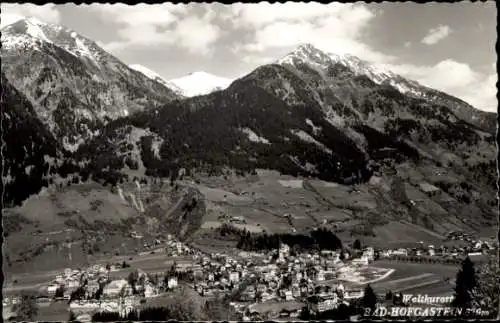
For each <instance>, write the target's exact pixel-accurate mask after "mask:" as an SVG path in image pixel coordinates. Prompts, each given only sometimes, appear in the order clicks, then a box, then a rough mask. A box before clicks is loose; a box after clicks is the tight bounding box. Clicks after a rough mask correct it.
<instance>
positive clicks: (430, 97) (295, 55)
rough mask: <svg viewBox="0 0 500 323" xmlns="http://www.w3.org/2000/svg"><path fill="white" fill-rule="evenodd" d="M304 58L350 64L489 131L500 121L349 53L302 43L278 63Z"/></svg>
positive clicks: (322, 65)
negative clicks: (447, 108)
mask: <svg viewBox="0 0 500 323" xmlns="http://www.w3.org/2000/svg"><path fill="white" fill-rule="evenodd" d="M301 62H302V63H303V62H305V63H307V64H309V65H311V66H314V67H315V68H320V69H322V68H323V69H324V68H326V67H327V66H329V65H332V64H334V63H338V64H341V65H343V66H345V67H347V68H349V70H350V71H352V72H353V73H354V75H358V76H361V75H365V76H367V77H368V78H369V79H370V80H371V81H372V82H374V83H376V84H379V85H382V84H387V85H390V86H392V87H394V88H396V89H397V90H398V91H399V92H401V93H403V94H405V95H408V96H411V97H414V98H419V99H424V100H426V101H429V102H432V103H435V104H438V105H445V106H448V107H450V108H451V109H452V110H453V112H454V113H455V114H456V115H457V117H459V118H460V119H462V120H464V121H467V122H469V123H471V124H474V125H476V126H478V127H479V128H481V129H483V130H485V131H488V132H490V133H495V131H496V125H497V123H496V116H495V114H494V113H490V112H485V111H481V110H478V109H475V108H474V107H472V106H471V105H470V104H468V103H466V102H464V101H463V100H461V99H458V98H456V97H453V96H451V95H448V94H446V93H444V92H442V91H438V90H435V89H432V88H430V87H427V86H424V85H422V84H420V83H418V82H416V81H414V80H409V79H407V78H405V77H403V76H401V75H398V74H396V73H394V72H392V71H390V69H389V68H388V67H386V66H382V65H374V64H370V63H368V62H367V61H364V60H362V59H360V58H358V57H356V56H353V55H350V54H343V55H339V54H335V53H326V52H322V51H321V50H319V49H317V48H315V47H314V46H313V45H311V44H303V45H301V46H299V47H298V48H297V49H296V50H294V51H292V52H291V53H289V54H288V55H286V56H284V57H283V58H281V59H279V60H278V61H277V63H278V64H285V65H292V66H293V65H294V64H297V63H301Z"/></svg>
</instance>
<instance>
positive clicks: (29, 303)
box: [13, 293, 38, 322]
mask: <svg viewBox="0 0 500 323" xmlns="http://www.w3.org/2000/svg"><path fill="white" fill-rule="evenodd" d="M13 311H14V312H16V313H17V320H19V321H29V322H32V321H35V319H36V317H37V315H38V304H37V303H36V298H35V295H34V294H31V293H23V294H22V295H21V299H20V301H19V303H17V304H15V305H14V307H13Z"/></svg>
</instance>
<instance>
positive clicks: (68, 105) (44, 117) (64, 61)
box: [1, 18, 179, 151]
mask: <svg viewBox="0 0 500 323" xmlns="http://www.w3.org/2000/svg"><path fill="white" fill-rule="evenodd" d="M1 32H2V50H1V58H2V71H3V72H4V73H5V76H6V78H7V79H8V80H9V81H10V82H11V83H12V84H13V85H14V86H15V87H16V88H17V89H18V90H19V91H21V92H22V93H23V94H24V95H25V96H26V97H27V98H28V100H29V101H30V102H31V103H32V105H33V108H34V110H35V112H36V114H37V116H38V117H39V119H40V120H41V122H42V123H43V124H44V125H46V126H47V127H48V129H49V130H50V132H51V133H52V134H53V135H54V137H55V138H56V140H57V141H58V142H60V143H61V144H62V145H63V146H64V148H65V149H67V150H70V151H75V150H76V149H77V147H78V146H79V145H80V144H81V143H82V142H84V141H85V140H87V139H89V138H91V137H93V136H95V135H96V134H97V133H99V129H100V127H102V125H103V124H106V123H107V122H108V121H109V120H112V119H116V118H118V117H120V116H125V115H128V114H129V113H132V112H134V111H138V110H142V109H149V108H154V107H156V106H159V105H161V104H164V103H165V102H168V101H170V100H174V99H178V98H179V95H178V94H176V93H175V92H174V91H172V90H171V89H169V88H168V87H166V86H165V85H164V84H162V83H160V82H157V81H154V80H151V79H150V78H149V77H147V76H145V75H144V74H142V73H137V72H136V71H135V70H132V69H131V68H129V67H128V66H126V65H125V64H123V63H122V62H121V61H120V60H118V59H117V58H115V57H114V56H112V55H110V54H109V53H107V52H106V51H105V50H103V49H102V48H100V47H99V46H98V45H97V44H96V43H95V42H93V41H92V40H89V39H87V38H85V37H83V36H81V35H79V34H77V33H76V32H75V31H72V30H70V29H68V28H65V27H63V26H58V25H53V24H47V23H44V22H41V21H39V20H38V19H35V18H26V19H21V20H19V21H17V22H15V23H13V24H11V25H8V26H5V27H4V28H2V30H1Z"/></svg>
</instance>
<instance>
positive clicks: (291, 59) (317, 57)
mask: <svg viewBox="0 0 500 323" xmlns="http://www.w3.org/2000/svg"><path fill="white" fill-rule="evenodd" d="M297 62H302V63H306V64H310V65H314V66H317V67H322V68H326V67H327V66H328V65H330V64H331V63H332V59H331V58H330V57H329V56H328V55H327V54H326V53H324V52H323V51H321V50H319V49H318V48H316V47H314V46H313V45H311V44H307V43H306V44H302V45H300V46H298V47H297V48H296V49H295V50H294V51H292V52H291V53H289V54H287V55H286V56H285V57H283V58H281V59H279V60H278V61H277V63H278V64H290V65H295V64H296V63H297Z"/></svg>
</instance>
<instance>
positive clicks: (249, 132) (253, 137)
mask: <svg viewBox="0 0 500 323" xmlns="http://www.w3.org/2000/svg"><path fill="white" fill-rule="evenodd" d="M240 131H241V132H243V133H244V134H246V135H247V136H248V140H250V141H251V142H258V143H262V144H267V145H269V144H270V142H269V140H267V139H266V138H264V137H261V136H259V135H258V134H256V133H255V132H254V131H253V130H252V129H250V128H242V129H240Z"/></svg>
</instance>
